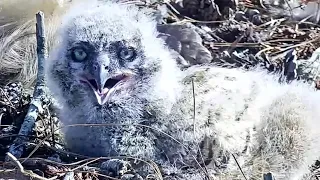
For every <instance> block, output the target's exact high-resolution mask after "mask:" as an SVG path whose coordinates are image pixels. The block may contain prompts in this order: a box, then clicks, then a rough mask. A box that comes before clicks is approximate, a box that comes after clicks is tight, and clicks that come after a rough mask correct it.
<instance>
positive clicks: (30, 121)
mask: <svg viewBox="0 0 320 180" xmlns="http://www.w3.org/2000/svg"><path fill="white" fill-rule="evenodd" d="M36 19H37V23H36V36H37V57H38V75H37V84H36V87H35V89H34V93H33V99H32V101H31V103H30V106H29V109H28V113H27V115H26V117H25V118H24V121H23V123H22V125H21V128H20V131H19V136H17V138H16V139H15V140H14V142H13V144H12V145H11V146H10V148H9V152H10V153H11V154H12V155H14V156H15V157H17V158H20V157H21V156H22V154H23V152H24V149H25V145H26V142H27V141H28V140H29V138H28V135H30V134H31V132H32V129H33V127H34V125H35V122H36V119H37V117H38V114H39V112H41V111H42V101H43V99H44V98H45V80H44V63H45V59H46V57H47V46H46V44H47V43H46V37H45V26H44V14H43V12H41V11H40V12H38V13H37V14H36ZM9 159H10V158H8V157H6V160H7V161H8V160H9Z"/></svg>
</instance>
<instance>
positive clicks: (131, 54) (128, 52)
mask: <svg viewBox="0 0 320 180" xmlns="http://www.w3.org/2000/svg"><path fill="white" fill-rule="evenodd" d="M118 56H119V58H120V59H122V60H130V61H132V60H133V59H134V58H135V56H136V50H135V49H134V48H133V47H122V48H120V49H119V51H118Z"/></svg>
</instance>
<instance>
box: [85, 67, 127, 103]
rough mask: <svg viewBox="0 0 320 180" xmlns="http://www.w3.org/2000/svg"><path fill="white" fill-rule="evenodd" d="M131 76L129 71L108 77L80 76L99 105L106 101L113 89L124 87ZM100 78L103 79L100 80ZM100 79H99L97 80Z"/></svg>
mask: <svg viewBox="0 0 320 180" xmlns="http://www.w3.org/2000/svg"><path fill="white" fill-rule="evenodd" d="M130 78H131V74H130V73H119V74H116V75H114V76H111V77H110V78H103V77H92V76H85V77H81V80H80V81H81V82H82V83H86V84H88V85H89V86H90V87H91V89H92V90H93V93H94V95H95V97H96V99H97V101H98V103H99V104H100V105H104V104H106V103H107V102H108V100H109V99H110V97H111V96H112V94H113V93H114V91H116V90H121V89H122V88H126V86H127V81H128V80H129V79H130ZM101 79H105V80H104V81H102V84H101V83H99V82H101ZM99 80H100V81H99Z"/></svg>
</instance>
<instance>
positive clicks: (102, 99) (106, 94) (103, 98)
mask: <svg viewBox="0 0 320 180" xmlns="http://www.w3.org/2000/svg"><path fill="white" fill-rule="evenodd" d="M109 91H110V89H108V88H106V89H103V91H102V93H100V92H98V91H97V90H95V89H93V92H94V95H96V98H97V101H98V103H99V104H100V105H103V104H105V103H106V102H107V100H108V97H109Z"/></svg>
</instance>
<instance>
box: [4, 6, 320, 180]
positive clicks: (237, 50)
mask: <svg viewBox="0 0 320 180" xmlns="http://www.w3.org/2000/svg"><path fill="white" fill-rule="evenodd" d="M261 2H263V1H250V0H244V1H237V4H236V2H235V1H233V0H216V1H214V2H213V1H211V0H179V1H175V3H173V2H172V3H159V2H148V3H147V4H145V3H140V6H148V7H151V8H154V9H157V10H158V13H159V16H160V20H159V22H161V25H164V26H162V27H160V26H159V31H160V32H161V33H163V34H162V35H163V36H162V37H164V38H166V42H167V43H168V44H169V46H170V47H171V48H172V49H173V50H174V51H175V52H176V53H177V59H178V58H179V62H181V64H183V65H185V66H190V65H193V64H201V63H215V64H217V65H220V66H227V67H230V68H232V67H245V68H247V69H250V68H253V67H256V66H262V67H264V68H265V69H266V70H267V71H270V73H280V74H282V75H283V76H284V78H285V79H287V80H289V81H290V80H292V79H301V80H304V81H308V82H310V83H315V86H316V87H317V88H320V86H319V84H320V83H319V82H320V81H319V78H318V77H317V74H314V73H313V72H314V69H316V68H318V66H317V63H315V64H314V63H313V62H309V61H308V60H309V58H310V57H311V56H312V54H313V52H314V51H315V50H316V49H317V48H318V47H319V45H320V44H319V42H320V41H319V38H320V36H319V35H320V28H319V25H318V24H314V23H311V22H308V21H301V22H299V23H297V21H295V20H292V19H290V17H285V19H282V18H283V17H284V16H281V17H279V16H277V18H274V17H275V16H272V15H270V12H269V9H268V8H266V5H263V4H260V3H261ZM141 4H142V5H141ZM267 7H268V6H267ZM169 25H172V27H169ZM179 25H180V26H179ZM178 26H179V27H178ZM170 28H172V29H170ZM185 28H187V29H188V30H186V31H185V30H183V29H185ZM190 29H192V32H191V31H189V30H190ZM306 67H308V68H309V69H308V68H306ZM30 92H32V91H30V90H28V92H27V90H26V89H24V88H23V85H22V84H21V83H19V82H12V83H10V84H7V85H3V86H2V87H1V89H0V125H1V126H0V163H1V165H2V166H1V168H0V179H8V178H9V177H10V178H12V177H15V179H19V180H20V179H21V180H22V179H30V177H34V178H36V177H37V176H40V177H46V178H53V177H55V178H57V179H63V178H65V179H67V178H68V177H69V178H70V179H72V178H73V177H74V179H97V178H98V177H99V179H108V178H107V177H108V176H115V177H117V178H120V176H125V177H126V176H128V177H127V178H128V179H130V178H133V179H134V178H136V179H139V178H140V177H138V176H137V175H135V173H134V169H132V167H127V166H122V167H121V168H123V171H122V173H123V174H112V173H111V174H108V173H106V172H105V170H104V169H103V162H105V161H106V159H91V158H88V157H82V156H79V155H76V154H73V153H71V152H67V150H66V149H64V148H63V142H62V141H61V136H60V134H59V131H56V130H57V129H58V128H59V122H58V118H57V115H56V113H55V112H54V108H53V107H52V106H51V104H50V103H49V105H48V106H46V107H43V109H44V110H43V112H41V113H40V115H39V116H38V118H37V122H36V124H35V127H34V128H33V133H32V134H30V135H29V137H28V138H29V140H28V142H27V143H25V144H23V147H24V153H23V155H22V157H23V158H26V157H28V159H19V160H20V162H23V163H22V165H23V167H24V168H25V170H24V172H23V173H21V170H17V169H16V168H14V167H16V164H12V163H7V162H5V156H6V152H8V149H9V147H10V145H11V144H12V143H13V141H14V139H15V138H16V137H17V135H18V133H19V130H20V126H21V124H22V123H23V120H24V117H25V115H26V113H27V111H28V107H29V103H30V101H31V99H32V93H30ZM34 150H35V151H34ZM68 163H69V164H68ZM117 163H118V162H116V164H117ZM118 164H121V165H123V163H118ZM315 169H317V168H315ZM29 170H32V171H29ZM70 171H72V172H70ZM22 174H24V175H22ZM28 176H29V178H27V177H28ZM124 179H125V178H124Z"/></svg>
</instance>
